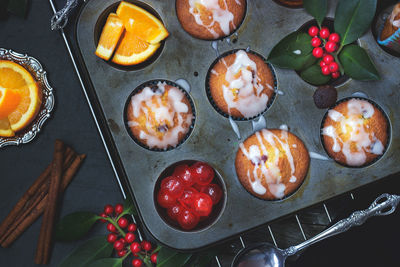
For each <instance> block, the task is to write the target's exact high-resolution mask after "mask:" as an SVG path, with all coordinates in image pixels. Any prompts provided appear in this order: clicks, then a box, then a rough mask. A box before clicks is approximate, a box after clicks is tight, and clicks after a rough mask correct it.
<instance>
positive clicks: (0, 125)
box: [0, 118, 14, 137]
mask: <svg viewBox="0 0 400 267" xmlns="http://www.w3.org/2000/svg"><path fill="white" fill-rule="evenodd" d="M1 136H3V137H12V136H14V131H13V130H12V129H11V126H10V122H9V121H8V118H4V119H0V137H1Z"/></svg>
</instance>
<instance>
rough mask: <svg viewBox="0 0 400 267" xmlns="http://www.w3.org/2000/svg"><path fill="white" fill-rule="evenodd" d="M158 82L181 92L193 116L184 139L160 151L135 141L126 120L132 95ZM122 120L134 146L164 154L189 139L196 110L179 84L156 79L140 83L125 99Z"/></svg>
mask: <svg viewBox="0 0 400 267" xmlns="http://www.w3.org/2000/svg"><path fill="white" fill-rule="evenodd" d="M159 82H165V83H166V84H168V85H170V86H173V87H176V88H178V89H179V90H181V92H182V93H183V94H184V95H185V97H186V98H187V99H188V101H189V103H190V107H191V109H192V114H193V119H192V124H191V125H190V127H189V131H188V132H187V133H186V135H185V137H184V138H182V140H181V141H180V142H179V143H178V144H177V145H176V146H169V147H168V148H166V149H162V148H150V147H149V146H147V145H146V144H144V143H143V142H141V141H140V140H139V139H137V138H136V137H135V136H134V135H133V133H132V131H131V129H130V127H129V125H128V118H127V110H128V106H129V104H130V102H131V98H132V96H134V95H135V94H137V93H140V92H141V91H142V90H143V89H144V88H145V87H148V86H151V85H157V84H158V83H159ZM123 119H124V125H125V129H126V131H127V132H128V134H129V136H130V137H131V138H132V140H133V141H134V142H135V143H136V144H138V145H139V146H141V147H143V148H145V149H147V150H150V151H155V152H166V151H170V150H173V149H175V148H177V147H179V146H180V145H182V144H183V143H184V142H185V141H186V140H187V139H188V138H189V136H190V134H191V133H192V131H193V128H194V124H195V121H196V110H195V107H194V103H193V100H192V98H191V96H190V95H189V93H188V92H186V90H185V89H183V88H182V87H181V86H180V85H179V84H177V83H174V82H172V81H169V80H163V79H157V80H150V81H147V82H144V83H142V84H141V85H139V86H137V87H136V88H135V89H134V90H133V91H132V93H130V94H129V96H128V99H127V100H126V102H125V107H124V116H123Z"/></svg>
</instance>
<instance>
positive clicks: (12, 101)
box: [0, 88, 21, 119]
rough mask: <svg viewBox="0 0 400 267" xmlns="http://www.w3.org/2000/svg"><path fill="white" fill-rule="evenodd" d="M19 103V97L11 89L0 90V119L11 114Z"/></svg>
mask: <svg viewBox="0 0 400 267" xmlns="http://www.w3.org/2000/svg"><path fill="white" fill-rule="evenodd" d="M20 101H21V95H20V94H18V93H16V92H15V91H14V90H11V89H1V88H0V119H4V118H6V117H7V116H8V115H9V114H10V113H11V112H13V111H14V110H15V109H16V108H17V106H18V104H19V103H20Z"/></svg>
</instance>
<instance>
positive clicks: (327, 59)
mask: <svg viewBox="0 0 400 267" xmlns="http://www.w3.org/2000/svg"><path fill="white" fill-rule="evenodd" d="M322 60H323V61H324V62H325V63H326V64H329V63H331V62H333V61H334V60H335V59H334V58H333V56H332V55H325V56H324V57H323V58H322Z"/></svg>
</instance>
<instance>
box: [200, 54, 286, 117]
mask: <svg viewBox="0 0 400 267" xmlns="http://www.w3.org/2000/svg"><path fill="white" fill-rule="evenodd" d="M239 50H243V51H246V52H247V53H250V54H253V55H256V56H258V57H260V58H261V59H262V60H263V61H264V62H265V64H267V65H268V67H269V69H270V70H271V73H272V76H273V78H274V85H273V89H274V92H273V94H272V96H271V97H270V99H269V100H268V103H267V106H266V108H265V109H264V110H263V111H262V112H260V113H259V114H257V115H255V116H253V117H249V118H242V117H234V116H231V115H229V114H228V113H225V112H224V111H222V110H221V109H220V108H219V107H218V106H217V105H216V104H215V102H214V99H213V98H212V95H211V90H210V75H211V70H212V69H213V68H214V66H215V64H217V62H218V61H219V60H220V59H222V58H224V57H226V56H228V55H230V54H234V53H236V52H237V51H239ZM205 88H206V94H207V98H208V100H209V102H210V104H211V105H212V106H213V108H214V109H215V110H216V111H217V112H218V113H219V114H221V115H222V116H224V117H225V118H229V117H231V118H232V119H233V120H235V121H251V120H253V119H256V118H258V117H260V116H261V115H263V114H264V113H265V112H266V111H267V110H268V109H269V108H270V107H271V106H272V104H273V103H274V101H275V99H276V97H277V91H278V81H277V78H276V73H275V69H274V67H273V66H272V65H271V64H270V63H268V62H267V60H266V59H265V58H264V57H263V56H262V55H260V54H258V53H256V52H254V51H251V50H249V49H242V48H239V49H233V50H230V51H227V52H225V53H223V54H221V55H220V56H219V57H217V58H216V59H215V60H214V62H213V63H212V64H211V66H210V68H209V69H208V71H207V76H206V84H205Z"/></svg>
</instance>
